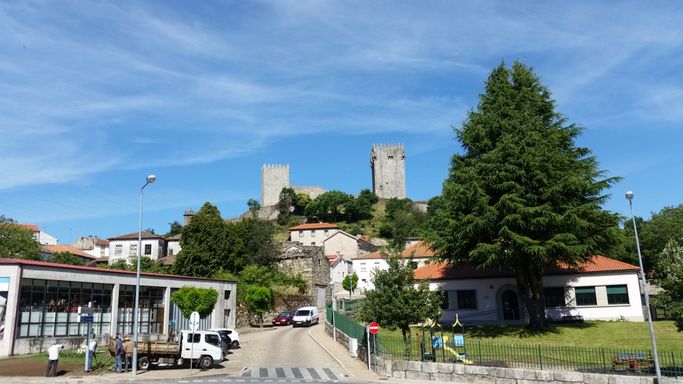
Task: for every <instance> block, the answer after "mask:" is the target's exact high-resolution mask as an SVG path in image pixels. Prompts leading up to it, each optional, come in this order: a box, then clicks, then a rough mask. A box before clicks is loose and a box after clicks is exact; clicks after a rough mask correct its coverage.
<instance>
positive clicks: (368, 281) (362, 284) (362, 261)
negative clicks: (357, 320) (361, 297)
mask: <svg viewBox="0 0 683 384" xmlns="http://www.w3.org/2000/svg"><path fill="white" fill-rule="evenodd" d="M401 257H402V258H403V259H405V260H406V262H408V261H410V262H411V263H413V267H414V268H419V267H421V266H423V265H425V264H426V263H427V262H428V261H429V260H431V259H432V258H433V257H434V251H432V250H431V249H429V247H428V246H427V244H426V243H425V242H423V241H418V242H415V243H413V244H412V245H410V246H409V247H406V249H404V250H403V252H401ZM352 262H353V272H355V273H356V275H358V289H359V290H360V291H361V292H362V291H365V290H373V289H375V284H374V283H373V278H374V274H375V271H377V270H383V271H386V270H388V269H389V264H388V263H387V261H386V260H385V259H384V257H383V256H382V254H381V252H379V251H376V252H372V253H369V254H366V255H361V256H357V257H355V258H353V259H352Z"/></svg>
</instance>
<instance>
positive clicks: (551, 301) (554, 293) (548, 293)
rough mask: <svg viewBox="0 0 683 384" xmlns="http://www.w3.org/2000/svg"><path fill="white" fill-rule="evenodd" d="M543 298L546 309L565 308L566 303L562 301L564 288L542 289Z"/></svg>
mask: <svg viewBox="0 0 683 384" xmlns="http://www.w3.org/2000/svg"><path fill="white" fill-rule="evenodd" d="M543 296H544V297H545V306H546V307H566V306H567V303H566V301H565V299H564V287H548V288H543Z"/></svg>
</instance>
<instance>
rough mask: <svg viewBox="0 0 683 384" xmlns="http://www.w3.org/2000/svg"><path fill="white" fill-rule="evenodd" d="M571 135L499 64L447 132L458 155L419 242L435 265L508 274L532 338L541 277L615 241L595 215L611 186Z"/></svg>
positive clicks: (575, 131) (540, 310) (544, 92)
mask: <svg viewBox="0 0 683 384" xmlns="http://www.w3.org/2000/svg"><path fill="white" fill-rule="evenodd" d="M580 133H581V129H580V128H579V127H577V126H576V125H574V124H568V123H567V119H566V118H564V117H563V116H562V115H560V114H559V113H558V112H556V111H555V102H554V101H553V100H552V99H551V97H550V92H549V91H548V89H547V88H546V87H545V86H544V85H542V84H541V82H540V80H539V79H538V77H537V76H536V75H535V74H534V73H533V71H532V70H531V69H530V68H529V67H526V66H524V65H523V64H521V63H519V62H515V63H514V64H513V65H512V68H511V69H508V68H506V67H505V65H504V64H501V65H500V66H499V67H497V68H496V69H494V70H493V72H492V73H491V75H490V76H489V78H488V80H487V81H486V85H485V92H484V93H483V94H481V95H480V102H479V105H478V107H477V108H476V110H472V111H470V112H469V114H468V117H467V119H466V120H465V122H464V123H463V126H462V128H460V129H458V130H457V131H456V134H457V138H458V140H459V141H460V142H461V144H462V146H463V147H464V153H463V154H455V155H454V156H453V158H452V165H451V169H450V171H449V176H448V178H447V179H446V181H445V182H444V186H443V197H442V201H440V202H439V205H440V208H439V209H437V210H435V214H434V215H433V216H432V217H431V218H430V224H431V231H430V233H429V234H428V236H427V239H428V241H429V242H430V243H431V246H432V249H434V250H435V251H436V252H437V253H438V254H439V255H440V256H441V257H443V258H445V259H446V260H449V261H451V262H455V263H461V262H470V263H473V264H475V265H477V266H479V267H483V268H488V267H504V268H509V269H511V270H512V271H514V273H515V277H516V282H517V289H518V293H519V294H520V296H521V300H522V301H523V303H524V305H525V307H526V309H527V311H528V313H529V319H530V327H531V328H532V329H535V330H539V329H543V328H544V326H545V305H544V298H543V281H542V278H543V274H544V271H545V268H546V267H547V266H549V265H552V264H554V263H557V262H566V263H569V264H576V263H579V262H581V261H584V260H586V259H587V258H588V257H589V256H591V255H593V254H595V253H596V252H601V251H604V250H606V249H608V247H609V246H610V245H611V243H612V242H613V241H614V237H615V236H616V235H615V233H616V231H618V227H617V223H618V216H617V215H615V214H613V213H611V212H607V211H604V210H603V209H602V207H601V204H603V203H604V201H605V199H606V198H607V195H605V194H603V191H604V190H605V189H607V188H609V187H610V186H611V185H612V184H613V183H614V182H615V181H616V180H617V179H616V178H605V177H604V172H602V171H599V170H598V165H597V160H596V159H595V157H593V156H591V153H590V150H589V149H587V148H582V147H578V146H576V145H575V143H574V141H575V139H576V138H577V137H578V135H579V134H580Z"/></svg>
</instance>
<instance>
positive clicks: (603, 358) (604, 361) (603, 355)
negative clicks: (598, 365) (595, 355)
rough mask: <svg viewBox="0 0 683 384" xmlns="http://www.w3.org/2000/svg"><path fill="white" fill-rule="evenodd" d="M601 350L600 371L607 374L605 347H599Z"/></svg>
mask: <svg viewBox="0 0 683 384" xmlns="http://www.w3.org/2000/svg"><path fill="white" fill-rule="evenodd" d="M600 352H602V371H603V372H604V373H605V374H607V360H606V359H605V348H600Z"/></svg>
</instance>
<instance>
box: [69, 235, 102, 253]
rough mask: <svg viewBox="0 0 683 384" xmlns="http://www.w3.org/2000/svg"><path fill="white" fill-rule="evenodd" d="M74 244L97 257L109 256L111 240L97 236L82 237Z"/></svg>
mask: <svg viewBox="0 0 683 384" xmlns="http://www.w3.org/2000/svg"><path fill="white" fill-rule="evenodd" d="M73 246H74V247H76V248H78V249H80V250H82V251H85V252H86V253H88V254H90V255H91V256H94V257H97V258H103V257H109V240H105V239H100V238H99V237H97V236H85V237H81V238H80V239H78V240H76V241H75V242H74V244H73Z"/></svg>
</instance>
